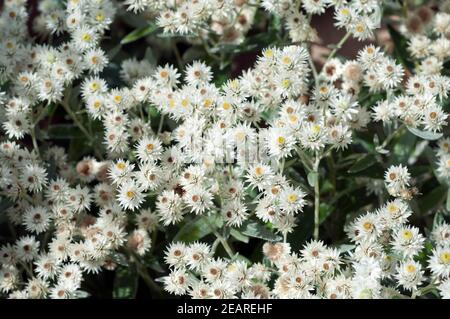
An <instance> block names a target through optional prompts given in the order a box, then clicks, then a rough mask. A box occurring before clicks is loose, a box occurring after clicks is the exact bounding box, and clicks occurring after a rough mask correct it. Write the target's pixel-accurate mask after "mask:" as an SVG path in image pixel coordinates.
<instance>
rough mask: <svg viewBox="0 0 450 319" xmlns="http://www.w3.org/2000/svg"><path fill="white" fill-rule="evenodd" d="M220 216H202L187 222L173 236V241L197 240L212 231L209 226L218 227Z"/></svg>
mask: <svg viewBox="0 0 450 319" xmlns="http://www.w3.org/2000/svg"><path fill="white" fill-rule="evenodd" d="M219 219H221V218H220V216H218V215H212V216H204V217H201V218H199V219H197V220H195V221H191V222H187V223H186V224H184V226H183V227H181V229H180V230H179V231H178V233H177V234H176V235H175V237H174V239H173V240H174V241H184V242H192V241H196V240H199V239H201V238H203V237H205V236H206V235H209V234H210V233H212V231H213V229H211V227H213V228H214V227H218V225H220V221H219Z"/></svg>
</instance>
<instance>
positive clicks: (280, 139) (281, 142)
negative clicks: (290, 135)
mask: <svg viewBox="0 0 450 319" xmlns="http://www.w3.org/2000/svg"><path fill="white" fill-rule="evenodd" d="M277 142H278V144H280V145H281V144H284V137H282V136H279V137H278V138H277Z"/></svg>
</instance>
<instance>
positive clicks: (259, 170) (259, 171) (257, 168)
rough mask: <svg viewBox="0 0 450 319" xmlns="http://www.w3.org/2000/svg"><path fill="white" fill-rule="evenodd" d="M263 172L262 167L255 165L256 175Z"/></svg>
mask: <svg viewBox="0 0 450 319" xmlns="http://www.w3.org/2000/svg"><path fill="white" fill-rule="evenodd" d="M262 174H263V169H262V167H256V168H255V175H256V176H261V175H262Z"/></svg>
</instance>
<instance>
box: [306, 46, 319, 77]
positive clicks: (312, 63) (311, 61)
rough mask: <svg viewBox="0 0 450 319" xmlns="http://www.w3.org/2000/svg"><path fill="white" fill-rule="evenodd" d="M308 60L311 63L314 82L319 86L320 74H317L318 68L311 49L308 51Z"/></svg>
mask: <svg viewBox="0 0 450 319" xmlns="http://www.w3.org/2000/svg"><path fill="white" fill-rule="evenodd" d="M308 60H309V65H310V66H311V70H312V73H313V77H314V83H315V85H316V86H318V85H319V75H318V74H317V69H316V66H315V64H314V61H313V59H312V56H311V50H309V53H308Z"/></svg>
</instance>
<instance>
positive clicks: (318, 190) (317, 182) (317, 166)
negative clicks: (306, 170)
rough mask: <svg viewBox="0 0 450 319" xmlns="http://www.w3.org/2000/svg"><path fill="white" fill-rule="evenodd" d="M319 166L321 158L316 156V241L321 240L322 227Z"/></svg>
mask: <svg viewBox="0 0 450 319" xmlns="http://www.w3.org/2000/svg"><path fill="white" fill-rule="evenodd" d="M319 164H320V157H319V156H316V161H315V163H314V173H315V175H316V178H315V181H314V239H315V240H318V239H319V226H320V185H319Z"/></svg>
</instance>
